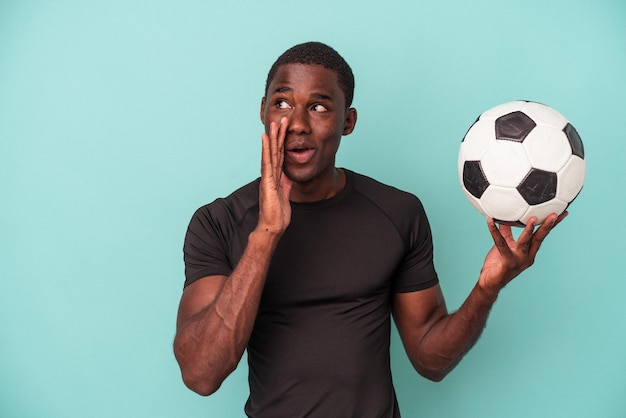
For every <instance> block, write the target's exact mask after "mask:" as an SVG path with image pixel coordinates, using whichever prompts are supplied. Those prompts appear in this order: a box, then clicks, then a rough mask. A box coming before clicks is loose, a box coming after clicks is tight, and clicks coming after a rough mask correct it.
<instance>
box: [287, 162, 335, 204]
mask: <svg viewBox="0 0 626 418" xmlns="http://www.w3.org/2000/svg"><path fill="white" fill-rule="evenodd" d="M345 185H346V173H344V171H343V170H342V169H339V168H334V169H333V171H332V173H331V174H330V176H329V177H328V178H327V179H316V180H311V181H308V182H304V183H298V182H294V183H293V187H292V188H291V193H290V195H289V200H291V201H292V202H297V203H305V202H319V201H320V200H326V199H330V198H331V197H333V196H335V195H336V194H337V193H339V192H340V191H341V190H343V188H344V187H345Z"/></svg>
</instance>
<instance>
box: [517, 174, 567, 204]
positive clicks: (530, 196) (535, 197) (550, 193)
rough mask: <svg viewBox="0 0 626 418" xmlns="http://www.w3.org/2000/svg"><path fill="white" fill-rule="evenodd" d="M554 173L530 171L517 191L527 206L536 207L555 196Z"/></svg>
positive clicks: (555, 179) (555, 180)
mask: <svg viewBox="0 0 626 418" xmlns="http://www.w3.org/2000/svg"><path fill="white" fill-rule="evenodd" d="M556 182H557V177H556V173H552V172H550V171H544V170H539V169H536V168H533V169H531V170H530V171H529V172H528V174H527V175H526V178H524V180H522V182H521V183H520V185H519V186H517V191H518V192H519V194H520V195H521V196H522V197H523V198H524V200H525V201H526V203H528V204H529V205H538V204H540V203H544V202H547V201H549V200H551V199H554V197H555V196H556Z"/></svg>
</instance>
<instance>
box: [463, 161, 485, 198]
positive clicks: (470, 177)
mask: <svg viewBox="0 0 626 418" xmlns="http://www.w3.org/2000/svg"><path fill="white" fill-rule="evenodd" d="M463 186H465V189H466V190H467V191H468V192H470V194H471V195H472V196H474V197H475V198H477V199H480V197H481V196H482V195H483V193H485V190H487V187H489V181H488V180H487V177H486V176H485V173H484V172H483V168H482V166H481V165H480V161H465V163H464V164H463Z"/></svg>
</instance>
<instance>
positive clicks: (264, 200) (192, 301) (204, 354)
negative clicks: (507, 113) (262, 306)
mask: <svg viewBox="0 0 626 418" xmlns="http://www.w3.org/2000/svg"><path fill="white" fill-rule="evenodd" d="M286 126H287V121H286V120H283V121H281V124H280V126H278V125H277V124H276V123H272V124H271V126H270V132H269V134H263V138H262V139H263V152H262V164H261V186H260V192H259V207H260V209H259V211H260V212H259V223H258V225H257V227H256V228H255V230H254V231H253V232H252V233H250V235H249V237H248V245H247V247H246V249H245V251H244V253H243V255H242V257H241V259H240V260H239V263H238V264H237V266H236V267H235V269H234V270H233V272H232V274H231V275H230V276H228V277H226V276H211V277H205V278H202V279H200V280H197V281H196V282H194V283H192V284H190V285H189V286H187V288H185V290H184V292H183V295H182V297H181V301H180V306H179V310H178V319H177V326H176V337H175V339H174V354H175V356H176V360H177V361H178V364H179V366H180V369H181V372H182V377H183V381H184V382H185V384H186V385H187V386H188V387H189V388H190V389H192V390H193V391H195V392H197V393H199V394H201V395H210V394H211V393H213V392H215V391H216V390H217V389H218V388H219V387H220V385H221V384H222V382H223V381H224V379H226V377H227V376H228V375H229V374H230V373H231V372H232V371H233V370H234V369H235V368H236V367H237V364H238V363H239V360H240V359H241V356H242V355H243V352H244V350H245V348H246V346H247V343H248V340H249V339H250V335H251V333H252V327H253V325H254V321H255V319H256V314H257V310H258V307H259V301H260V299H261V294H262V292H263V286H264V284H265V278H266V275H267V271H268V269H269V264H270V260H271V257H272V254H273V253H274V250H275V248H276V245H277V244H278V241H279V240H280V237H281V236H282V234H283V232H284V231H285V229H286V228H287V226H288V225H289V222H290V220H291V208H290V204H289V192H290V190H291V181H290V180H289V179H288V178H287V177H286V176H284V175H283V174H282V163H283V155H284V154H283V143H284V138H285V132H286Z"/></svg>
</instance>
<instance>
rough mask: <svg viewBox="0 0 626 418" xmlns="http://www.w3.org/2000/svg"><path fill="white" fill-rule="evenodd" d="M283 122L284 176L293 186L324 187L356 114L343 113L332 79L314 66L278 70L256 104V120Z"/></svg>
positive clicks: (326, 71) (340, 93)
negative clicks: (285, 122) (258, 115)
mask: <svg viewBox="0 0 626 418" xmlns="http://www.w3.org/2000/svg"><path fill="white" fill-rule="evenodd" d="M282 117H287V119H288V125H287V135H286V137H285V160H284V163H283V171H284V173H285V174H286V175H287V176H288V177H289V178H290V179H292V180H293V181H294V182H296V183H301V184H304V183H311V182H313V183H318V184H317V185H318V186H319V187H323V186H324V184H325V183H326V182H330V181H332V179H333V178H334V176H335V154H336V153H337V149H338V148H339V142H340V141H341V137H342V136H343V135H348V134H350V133H351V132H352V130H353V129H354V125H355V123H356V110H355V109H346V106H345V97H344V94H343V91H342V90H341V88H340V87H339V83H338V82H337V74H336V73H335V72H334V71H332V70H329V69H327V68H324V67H321V66H318V65H305V64H288V65H283V66H281V67H280V68H279V69H278V71H277V72H276V75H275V76H274V79H273V80H271V82H270V84H269V86H268V91H267V97H264V98H263V100H262V102H261V120H262V121H263V124H264V125H265V130H266V132H268V133H269V126H270V123H271V122H276V123H279V122H280V120H281V118H282Z"/></svg>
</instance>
